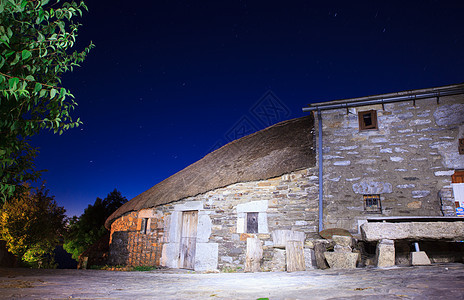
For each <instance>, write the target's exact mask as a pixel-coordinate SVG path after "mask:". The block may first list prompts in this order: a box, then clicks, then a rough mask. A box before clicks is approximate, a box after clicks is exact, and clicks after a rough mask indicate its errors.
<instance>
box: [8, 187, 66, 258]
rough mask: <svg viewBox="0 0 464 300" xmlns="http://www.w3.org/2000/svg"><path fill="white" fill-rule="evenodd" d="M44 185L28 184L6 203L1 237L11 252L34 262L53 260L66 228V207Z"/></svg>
mask: <svg viewBox="0 0 464 300" xmlns="http://www.w3.org/2000/svg"><path fill="white" fill-rule="evenodd" d="M48 192H49V191H48V190H46V189H45V186H44V185H42V186H41V187H39V188H36V189H31V188H29V187H25V188H23V189H21V191H17V192H16V193H15V196H14V197H12V198H11V199H10V200H9V201H8V202H6V203H5V204H4V205H3V208H2V210H1V216H0V231H1V238H2V239H3V240H5V241H6V243H7V247H8V249H9V251H10V252H11V253H13V254H14V255H16V256H17V257H19V258H21V260H22V261H25V262H28V263H31V264H39V266H40V264H46V265H48V266H50V265H51V264H52V263H53V261H52V260H53V254H52V253H53V249H54V248H55V246H56V245H57V244H58V242H59V238H60V237H61V236H62V234H63V233H64V229H65V209H64V208H63V207H60V206H58V205H57V203H56V202H55V200H54V196H49V195H48Z"/></svg>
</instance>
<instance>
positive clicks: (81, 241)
mask: <svg viewBox="0 0 464 300" xmlns="http://www.w3.org/2000/svg"><path fill="white" fill-rule="evenodd" d="M126 202H127V199H126V197H123V196H122V195H121V192H119V191H118V190H116V189H114V190H113V191H112V192H111V193H109V194H108V195H107V196H106V198H105V199H103V200H102V199H100V198H97V199H96V200H95V203H94V204H93V205H90V204H89V206H88V207H87V208H86V209H85V210H84V213H83V214H82V215H81V216H80V217H79V218H77V217H76V216H74V217H73V218H72V219H71V220H70V222H69V225H68V233H67V234H66V236H65V240H64V244H63V248H64V249H65V250H66V251H67V252H68V253H70V254H72V257H73V258H74V259H78V258H79V255H81V253H82V252H84V251H85V250H86V249H87V248H88V247H90V246H91V245H92V244H93V243H95V242H96V241H98V240H99V239H100V238H101V237H102V236H103V235H104V234H105V233H107V232H108V231H107V230H106V228H105V220H106V219H107V218H108V217H109V216H110V215H111V214H112V213H113V212H114V211H115V210H116V209H118V208H119V207H120V206H121V205H123V204H124V203H126Z"/></svg>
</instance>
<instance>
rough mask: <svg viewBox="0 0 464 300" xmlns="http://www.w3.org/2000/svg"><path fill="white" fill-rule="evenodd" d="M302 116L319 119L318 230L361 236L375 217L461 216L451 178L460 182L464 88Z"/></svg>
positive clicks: (348, 103)
mask: <svg viewBox="0 0 464 300" xmlns="http://www.w3.org/2000/svg"><path fill="white" fill-rule="evenodd" d="M304 110H305V111H312V112H314V114H316V115H317V116H316V117H315V119H317V120H316V122H315V123H316V124H315V131H316V133H315V136H316V138H315V139H316V144H317V149H318V151H317V154H318V159H317V161H318V162H317V166H318V168H319V170H320V173H319V175H320V174H322V176H321V177H320V183H321V185H322V186H323V188H322V189H321V190H320V203H322V207H321V215H323V217H322V218H321V219H320V222H321V224H320V227H323V228H344V229H347V230H349V231H350V232H351V233H353V234H356V233H359V225H360V224H362V223H364V222H366V219H367V218H370V217H374V216H377V217H388V216H456V210H455V201H456V202H459V201H461V204H462V201H463V200H464V199H458V197H454V196H453V187H452V185H454V188H455V191H454V194H456V195H457V193H456V191H457V189H456V187H457V184H455V183H452V177H453V178H461V181H460V182H463V181H462V170H463V169H464V155H463V154H464V84H458V85H450V86H444V87H438V88H429V89H421V90H412V91H404V92H399V93H392V94H384V95H378V96H369V97H362V98H354V99H345V100H337V101H331V102H323V103H314V104H310V105H309V106H308V107H307V108H304ZM321 128H322V130H321ZM321 152H322V155H321ZM458 180H459V179H455V180H453V181H454V182H458ZM461 195H463V194H461ZM461 197H462V196H461ZM455 198H456V199H455Z"/></svg>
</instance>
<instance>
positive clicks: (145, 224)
mask: <svg viewBox="0 0 464 300" xmlns="http://www.w3.org/2000/svg"><path fill="white" fill-rule="evenodd" d="M147 228H148V218H143V219H142V226H141V227H140V233H143V234H146V233H147Z"/></svg>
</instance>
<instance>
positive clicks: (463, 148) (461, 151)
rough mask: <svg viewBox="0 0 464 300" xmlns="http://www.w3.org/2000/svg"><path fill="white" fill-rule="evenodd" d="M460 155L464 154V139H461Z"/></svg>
mask: <svg viewBox="0 0 464 300" xmlns="http://www.w3.org/2000/svg"><path fill="white" fill-rule="evenodd" d="M459 154H461V155H462V154H464V139H459Z"/></svg>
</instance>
